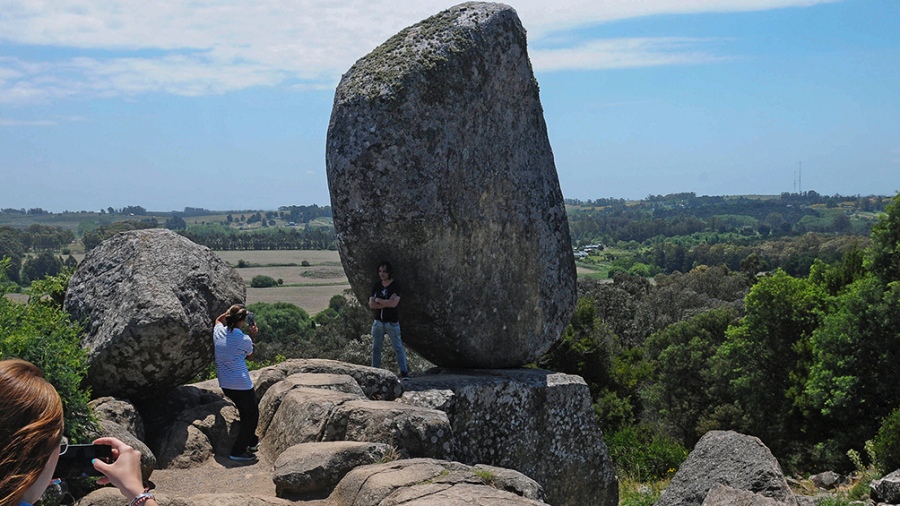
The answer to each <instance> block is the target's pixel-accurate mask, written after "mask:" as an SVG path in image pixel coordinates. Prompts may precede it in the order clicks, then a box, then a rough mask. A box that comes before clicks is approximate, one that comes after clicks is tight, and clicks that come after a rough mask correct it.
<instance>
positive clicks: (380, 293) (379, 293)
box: [372, 281, 400, 323]
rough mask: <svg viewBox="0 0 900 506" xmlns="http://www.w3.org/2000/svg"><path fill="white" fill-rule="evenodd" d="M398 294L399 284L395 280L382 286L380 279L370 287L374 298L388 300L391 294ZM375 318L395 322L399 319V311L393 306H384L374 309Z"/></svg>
mask: <svg viewBox="0 0 900 506" xmlns="http://www.w3.org/2000/svg"><path fill="white" fill-rule="evenodd" d="M395 293H396V294H397V296H398V297H399V296H400V285H399V284H398V283H397V282H396V281H391V284H389V285H388V286H382V285H381V281H378V282H377V283H375V285H374V286H373V287H372V297H375V298H376V299H384V300H388V299H390V298H391V296H392V295H394V294H395ZM374 311H375V319H376V320H378V321H382V322H392V323H396V322H398V321H400V311H398V310H397V308H395V307H386V308H383V309H375V310H374Z"/></svg>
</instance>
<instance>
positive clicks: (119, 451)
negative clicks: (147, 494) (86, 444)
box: [93, 437, 144, 501]
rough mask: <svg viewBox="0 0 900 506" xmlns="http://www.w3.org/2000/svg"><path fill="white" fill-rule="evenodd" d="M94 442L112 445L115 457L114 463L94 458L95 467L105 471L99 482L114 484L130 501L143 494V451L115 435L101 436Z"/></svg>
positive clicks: (100, 483)
mask: <svg viewBox="0 0 900 506" xmlns="http://www.w3.org/2000/svg"><path fill="white" fill-rule="evenodd" d="M94 444H98V445H109V446H112V456H113V459H115V462H113V463H112V464H107V463H105V462H101V461H100V460H97V459H94V461H93V464H94V469H96V470H98V471H100V472H101V473H103V477H101V478H100V479H99V480H97V484H99V485H106V484H109V483H111V484H113V485H114V486H115V487H116V488H117V489H119V492H121V493H122V495H124V496H125V498H126V499H128V500H129V501H131V500H132V499H134V498H135V497H137V496H138V495H140V494H142V493H143V492H144V479H143V476H142V475H141V452H139V451H137V450H135V449H134V448H132V447H130V446H128V445H127V444H125V443H123V442H122V441H120V440H118V439H116V438H114V437H101V438H100V439H96V440H94Z"/></svg>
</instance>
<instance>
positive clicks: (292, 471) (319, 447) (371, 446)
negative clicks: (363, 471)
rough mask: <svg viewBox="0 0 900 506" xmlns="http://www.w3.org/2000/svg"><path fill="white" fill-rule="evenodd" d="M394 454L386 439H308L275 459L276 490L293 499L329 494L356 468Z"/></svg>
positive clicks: (280, 495) (281, 495) (278, 493)
mask: <svg viewBox="0 0 900 506" xmlns="http://www.w3.org/2000/svg"><path fill="white" fill-rule="evenodd" d="M391 454H392V450H391V447H390V446H389V445H386V444H382V443H365V442H353V441H334V442H326V443H304V444H299V445H295V446H292V447H290V448H288V449H287V450H285V451H284V452H282V454H281V455H280V456H279V457H278V460H276V461H275V475H274V477H273V478H272V480H273V481H274V482H275V493H276V494H277V495H278V497H285V498H289V499H295V498H296V499H302V498H317V497H325V496H327V495H328V494H329V493H331V491H332V490H333V489H334V487H335V485H337V484H338V482H340V481H341V479H342V478H343V477H344V476H345V475H346V474H347V473H348V472H350V471H351V470H352V469H353V468H355V467H358V466H363V465H369V464H375V463H378V462H381V461H382V460H384V459H386V458H387V457H389V456H390V455H391Z"/></svg>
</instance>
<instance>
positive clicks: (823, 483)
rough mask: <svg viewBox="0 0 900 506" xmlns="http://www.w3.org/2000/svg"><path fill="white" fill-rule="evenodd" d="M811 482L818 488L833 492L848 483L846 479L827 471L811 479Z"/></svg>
mask: <svg viewBox="0 0 900 506" xmlns="http://www.w3.org/2000/svg"><path fill="white" fill-rule="evenodd" d="M809 480H810V481H811V482H812V483H813V485H815V486H816V487H818V488H821V489H825V490H831V489H834V488H837V487H838V486H839V485H841V484H843V483H844V481H846V477H845V476H843V475H840V474H838V473H836V472H834V471H825V472H824V473H819V474H815V475H813V476H810V477H809Z"/></svg>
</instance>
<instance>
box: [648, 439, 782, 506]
mask: <svg viewBox="0 0 900 506" xmlns="http://www.w3.org/2000/svg"><path fill="white" fill-rule="evenodd" d="M717 485H726V486H727V487H730V489H736V490H739V491H748V492H752V493H755V494H760V495H762V496H765V497H767V498H770V499H772V500H774V501H775V502H777V503H781V504H786V505H791V506H796V504H797V501H796V499H795V498H794V493H793V492H791V489H790V487H789V486H788V483H787V481H786V480H785V478H784V474H783V473H782V472H781V466H780V465H779V464H778V461H777V460H776V459H775V457H774V456H773V455H772V452H771V451H769V449H768V448H766V446H765V445H764V444H763V443H762V441H760V440H759V439H758V438H755V437H753V436H745V435H743V434H738V433H737V432H732V431H710V432H707V433H706V434H705V435H704V436H703V437H702V438H700V441H698V442H697V445H696V446H695V447H694V450H693V451H691V453H690V455H688V458H687V460H685V461H684V463H683V464H681V467H680V468H678V472H676V473H675V476H674V477H673V478H672V482H671V483H670V484H669V487H668V488H667V489H666V491H665V492H663V495H662V497H660V498H659V501H657V502H656V504H655V505H654V506H699V505H701V504H707V505H708V506H709V504H759V505H764V504H767V503H768V501H765V500H763V499H752V498H751V499H750V502H745V501H746V500H747V497H749V496H746V494H737V495H735V494H734V493H733V492H731V491H729V490H727V489H723V490H718V491H717V492H716V497H718V499H717V500H716V501H713V499H710V501H712V502H710V503H705V502H704V501H705V500H706V499H707V495H708V494H709V493H710V490H712V489H713V488H714V487H716V486H717ZM729 497H730V499H727V498H729Z"/></svg>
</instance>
